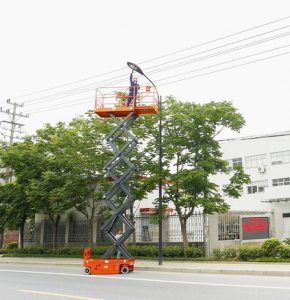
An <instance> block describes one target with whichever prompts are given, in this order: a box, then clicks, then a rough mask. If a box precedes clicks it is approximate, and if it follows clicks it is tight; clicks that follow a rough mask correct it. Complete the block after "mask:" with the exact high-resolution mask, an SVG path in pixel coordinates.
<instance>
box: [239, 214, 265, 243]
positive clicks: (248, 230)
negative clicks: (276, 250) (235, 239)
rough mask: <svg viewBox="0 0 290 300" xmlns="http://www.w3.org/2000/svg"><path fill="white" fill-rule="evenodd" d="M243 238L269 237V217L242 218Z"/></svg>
mask: <svg viewBox="0 0 290 300" xmlns="http://www.w3.org/2000/svg"><path fill="white" fill-rule="evenodd" d="M242 233H243V240H256V239H268V238H269V218H268V217H246V218H242Z"/></svg>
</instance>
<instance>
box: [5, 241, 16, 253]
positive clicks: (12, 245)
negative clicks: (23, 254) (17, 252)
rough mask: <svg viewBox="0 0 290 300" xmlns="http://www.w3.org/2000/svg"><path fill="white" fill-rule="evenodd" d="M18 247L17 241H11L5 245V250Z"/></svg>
mask: <svg viewBox="0 0 290 300" xmlns="http://www.w3.org/2000/svg"><path fill="white" fill-rule="evenodd" d="M17 248H18V243H17V242H11V243H9V244H8V245H7V246H6V250H7V251H10V250H14V249H17Z"/></svg>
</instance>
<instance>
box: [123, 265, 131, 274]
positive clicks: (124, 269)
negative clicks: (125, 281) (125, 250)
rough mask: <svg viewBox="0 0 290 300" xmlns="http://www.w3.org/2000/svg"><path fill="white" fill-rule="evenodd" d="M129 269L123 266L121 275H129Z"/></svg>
mask: <svg viewBox="0 0 290 300" xmlns="http://www.w3.org/2000/svg"><path fill="white" fill-rule="evenodd" d="M129 271H130V270H129V268H128V267H127V266H122V267H121V273H122V274H128V273H129Z"/></svg>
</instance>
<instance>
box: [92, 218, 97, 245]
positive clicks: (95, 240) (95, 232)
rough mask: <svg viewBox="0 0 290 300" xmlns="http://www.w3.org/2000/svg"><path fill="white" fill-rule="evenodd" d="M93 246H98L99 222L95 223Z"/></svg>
mask: <svg viewBox="0 0 290 300" xmlns="http://www.w3.org/2000/svg"><path fill="white" fill-rule="evenodd" d="M92 234H93V245H96V244H97V236H98V221H95V222H94V223H93V233H92Z"/></svg>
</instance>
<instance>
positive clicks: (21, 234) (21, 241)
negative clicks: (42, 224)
mask: <svg viewBox="0 0 290 300" xmlns="http://www.w3.org/2000/svg"><path fill="white" fill-rule="evenodd" d="M24 225H25V222H24V223H21V224H20V227H19V249H21V250H22V249H23V248H24Z"/></svg>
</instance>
